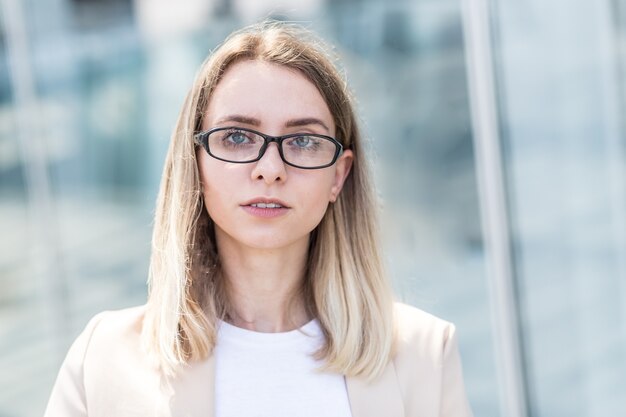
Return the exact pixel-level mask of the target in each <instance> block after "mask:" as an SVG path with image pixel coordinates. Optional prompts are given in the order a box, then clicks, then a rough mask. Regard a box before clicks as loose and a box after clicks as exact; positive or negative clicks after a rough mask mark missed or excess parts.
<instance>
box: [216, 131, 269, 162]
mask: <svg viewBox="0 0 626 417" xmlns="http://www.w3.org/2000/svg"><path fill="white" fill-rule="evenodd" d="M208 140H209V152H210V153H211V155H213V156H215V157H216V158H220V159H224V160H227V161H232V162H247V161H253V160H255V159H256V158H257V157H258V156H259V151H260V150H261V147H262V146H263V143H264V140H263V137H261V136H259V135H257V134H255V133H252V132H248V131H245V130H237V129H226V130H218V131H215V132H213V133H211V134H210V135H209V139H208Z"/></svg>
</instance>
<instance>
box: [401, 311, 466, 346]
mask: <svg viewBox="0 0 626 417" xmlns="http://www.w3.org/2000/svg"><path fill="white" fill-rule="evenodd" d="M394 320H395V326H396V331H397V337H398V341H399V343H400V344H403V343H404V344H407V343H409V344H411V343H413V344H414V343H425V342H431V343H440V342H443V341H445V340H447V338H449V336H450V334H451V333H452V332H454V324H452V323H450V322H449V321H446V320H443V319H440V318H439V317H436V316H434V315H432V314H430V313H427V312H425V311H423V310H420V309H419V308H417V307H413V306H410V305H407V304H403V303H395V304H394Z"/></svg>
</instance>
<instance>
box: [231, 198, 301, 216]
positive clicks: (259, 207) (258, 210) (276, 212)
mask: <svg viewBox="0 0 626 417" xmlns="http://www.w3.org/2000/svg"><path fill="white" fill-rule="evenodd" d="M241 208H242V209H244V211H245V212H246V213H248V214H249V215H251V216H253V217H256V218H259V219H273V218H279V217H282V216H284V215H285V214H287V212H288V211H289V209H290V207H289V206H288V205H287V203H285V202H284V201H280V200H277V199H274V198H255V199H252V200H250V201H247V202H245V203H244V204H242V205H241Z"/></svg>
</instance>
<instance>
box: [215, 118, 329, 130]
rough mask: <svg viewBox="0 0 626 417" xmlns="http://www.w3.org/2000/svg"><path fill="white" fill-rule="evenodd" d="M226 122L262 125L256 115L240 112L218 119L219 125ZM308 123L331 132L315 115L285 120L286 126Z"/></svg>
mask: <svg viewBox="0 0 626 417" xmlns="http://www.w3.org/2000/svg"><path fill="white" fill-rule="evenodd" d="M225 122H237V123H243V124H247V125H250V126H256V127H258V126H260V125H261V121H260V120H259V119H256V118H254V117H249V116H243V115H240V114H231V115H229V116H225V117H222V118H221V119H219V120H217V122H216V124H218V125H219V124H222V123H225ZM308 125H319V126H321V127H322V128H324V129H325V130H326V131H327V132H330V129H329V128H328V126H326V123H324V122H323V121H321V120H320V119H318V118H315V117H303V118H300V119H290V120H287V121H286V122H285V127H300V126H308Z"/></svg>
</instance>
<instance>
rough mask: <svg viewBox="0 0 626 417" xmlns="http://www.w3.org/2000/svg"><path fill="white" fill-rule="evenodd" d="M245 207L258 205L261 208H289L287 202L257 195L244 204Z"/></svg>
mask: <svg viewBox="0 0 626 417" xmlns="http://www.w3.org/2000/svg"><path fill="white" fill-rule="evenodd" d="M242 206H244V207H256V208H260V209H288V208H291V207H289V206H288V205H287V203H285V202H283V201H280V200H278V199H275V198H263V197H257V198H254V199H252V200H249V201H247V202H245V203H243V204H242Z"/></svg>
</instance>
